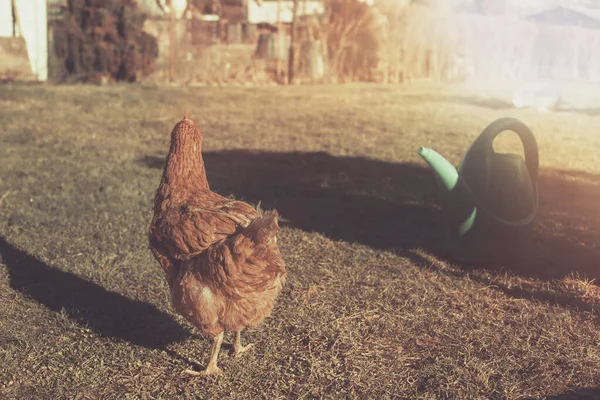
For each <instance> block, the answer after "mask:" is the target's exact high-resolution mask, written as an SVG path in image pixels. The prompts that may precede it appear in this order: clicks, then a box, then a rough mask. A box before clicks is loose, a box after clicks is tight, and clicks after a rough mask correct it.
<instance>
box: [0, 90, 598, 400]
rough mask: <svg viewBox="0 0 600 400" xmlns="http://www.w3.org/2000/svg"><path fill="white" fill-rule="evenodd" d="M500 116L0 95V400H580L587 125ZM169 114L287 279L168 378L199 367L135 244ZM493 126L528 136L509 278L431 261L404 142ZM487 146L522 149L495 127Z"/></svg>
mask: <svg viewBox="0 0 600 400" xmlns="http://www.w3.org/2000/svg"><path fill="white" fill-rule="evenodd" d="M503 104H505V100H502V99H499V98H498V97H497V96H495V95H493V94H490V93H487V94H486V93H482V92H477V91H474V90H473V89H469V88H466V87H462V86H447V87H439V86H431V85H421V86H412V87H405V86H369V85H349V86H338V87H334V86H313V87H286V88H261V89H242V88H196V89H187V88H158V87H150V86H136V85H132V86H128V85H115V86H107V87H88V86H62V87H52V86H34V85H29V86H26V85H23V86H20V85H6V86H0V106H1V107H0V199H1V200H0V237H1V238H0V254H1V255H2V262H0V365H2V368H0V397H2V398H15V399H27V398H52V399H59V398H69V399H71V398H90V399H91V398H102V399H124V398H142V399H150V398H169V399H173V398H240V399H256V398H268V399H276V398H341V397H344V398H411V399H412V398H456V399H471V398H473V399H474V398H490V399H520V398H543V397H545V396H550V395H556V394H561V393H563V394H564V395H565V396H566V395H568V393H570V390H572V391H574V392H579V393H580V394H585V393H588V394H589V393H592V392H593V391H594V388H598V387H600V372H599V371H600V330H599V326H598V315H599V313H598V305H599V302H600V291H599V289H598V287H597V286H596V284H595V281H593V279H595V278H600V270H599V261H598V260H600V250H599V249H600V213H598V211H597V210H598V206H597V205H598V204H599V200H600V187H599V185H600V183H599V182H600V179H599V178H600V151H599V150H600V136H597V135H595V131H596V129H597V126H598V122H599V121H600V117H598V116H595V115H594V113H593V112H591V111H590V110H587V111H586V112H585V113H577V112H559V113H551V114H537V113H535V112H533V111H527V110H513V109H510V108H505V107H504V106H503ZM186 109H187V110H188V111H189V113H190V116H191V117H192V118H193V119H195V120H196V121H197V123H198V124H199V125H200V127H201V129H202V130H203V132H204V135H205V154H206V163H207V171H208V176H209V181H210V184H211V187H212V188H213V189H214V190H217V191H219V192H220V193H222V194H224V195H232V196H234V197H236V198H238V199H243V200H246V201H249V202H251V203H253V204H257V203H258V202H259V201H262V204H263V206H264V207H265V208H270V207H276V208H277V209H278V210H279V211H280V213H281V215H282V217H283V219H284V223H283V228H282V230H281V234H280V243H281V248H282V252H283V255H284V258H285V259H286V262H287V264H288V270H289V280H288V284H287V285H286V288H285V290H284V292H283V294H282V296H281V298H280V300H279V301H278V303H277V306H276V308H275V311H274V313H273V316H272V317H271V318H269V319H268V320H267V321H266V322H265V323H264V324H263V325H262V326H260V327H259V328H258V329H255V330H252V331H249V332H247V333H245V334H244V342H254V343H255V344H256V347H255V348H254V349H253V350H252V352H250V353H249V354H247V355H245V356H244V358H243V359H242V360H235V359H233V358H232V357H230V356H229V354H228V352H227V349H225V350H224V351H223V352H222V354H221V357H220V365H221V367H222V368H223V370H224V372H225V375H224V376H223V377H219V378H198V377H189V376H186V375H185V374H183V370H185V369H187V368H190V367H196V368H200V367H201V366H204V365H205V363H206V362H207V361H208V351H209V347H210V341H209V339H207V338H205V337H203V336H202V335H201V334H200V333H199V332H196V331H195V330H194V329H193V328H191V327H190V326H189V325H188V324H187V323H185V322H184V321H183V319H182V318H180V317H179V316H177V315H175V314H174V313H173V312H172V310H171V307H170V305H169V300H168V291H167V287H166V284H165V282H164V277H163V273H162V270H161V269H160V267H159V266H158V264H157V263H156V262H155V261H154V260H153V258H152V256H151V254H150V252H149V250H148V246H147V242H146V232H147V227H148V224H149V222H150V218H151V211H152V210H151V209H152V201H153V197H154V191H155V190H156V187H157V185H158V182H159V179H160V174H161V168H162V162H163V159H164V156H165V154H166V151H167V149H168V140H169V134H170V132H171V129H172V127H173V125H174V124H175V123H176V122H177V121H178V120H179V119H180V118H181V117H182V116H183V112H184V110H186ZM501 116H515V117H517V118H520V119H522V120H523V121H524V122H525V123H526V124H528V125H529V126H530V127H531V128H532V130H533V131H534V133H535V134H536V137H537V139H538V142H539V147H540V159H541V176H540V181H539V190H540V214H539V219H538V223H537V224H536V228H535V237H536V248H535V249H532V258H531V260H530V261H528V262H523V263H520V264H518V265H504V266H502V267H499V268H498V267H496V268H488V269H483V268H478V269H473V268H472V267H469V266H466V265H452V264H449V263H447V262H445V261H443V260H441V259H440V258H438V256H437V255H438V254H439V252H440V249H441V248H442V247H443V244H444V241H443V237H444V236H443V234H442V226H441V222H440V210H439V205H438V199H437V195H436V188H435V181H434V179H433V175H432V173H431V171H429V170H428V169H427V167H426V166H425V165H424V163H423V162H422V161H421V160H420V159H419V158H418V156H417V154H416V149H417V148H418V147H419V146H420V145H425V146H428V147H432V148H434V149H436V150H437V151H439V152H440V153H441V154H443V155H444V156H446V157H447V158H448V159H449V160H450V161H452V162H453V163H455V164H457V163H458V162H459V160H460V158H461V157H462V154H463V153H464V151H465V150H466V149H467V147H468V145H469V144H470V143H471V142H472V140H473V139H474V138H475V137H476V136H477V135H478V134H479V132H480V131H481V130H482V129H483V128H484V127H485V126H486V125H487V124H488V123H489V122H491V121H492V120H494V119H496V118H498V117H501ZM511 140H512V141H511ZM498 145H499V148H500V149H502V148H504V149H515V148H516V149H519V147H518V144H515V142H514V138H510V135H506V138H501V139H500V141H499V143H498ZM231 339H232V338H231V337H229V338H228V340H231ZM196 364H197V365H196ZM584 388H588V389H584ZM590 388H591V389H590Z"/></svg>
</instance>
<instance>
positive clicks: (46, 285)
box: [0, 237, 188, 348]
mask: <svg viewBox="0 0 600 400" xmlns="http://www.w3.org/2000/svg"><path fill="white" fill-rule="evenodd" d="M0 256H1V258H0V263H2V264H4V265H5V266H6V268H7V269H8V274H9V279H10V286H11V287H12V288H13V289H15V290H17V291H19V292H21V293H23V294H25V295H27V296H29V297H31V298H32V299H33V300H35V301H37V302H39V303H40V304H43V305H44V306H46V307H48V308H49V309H50V310H52V311H55V312H61V311H63V312H66V313H67V315H68V316H69V317H70V318H72V319H73V320H75V321H77V323H79V324H80V325H82V326H86V327H89V328H90V329H92V330H94V331H95V332H96V333H98V334H100V335H102V336H105V337H111V338H117V339H121V340H125V341H127V342H129V343H132V344H134V345H138V346H144V347H150V348H162V347H163V346H165V345H167V344H169V343H172V342H177V341H182V340H184V339H186V338H187V336H188V333H187V332H186V331H185V330H184V329H183V328H182V327H181V325H179V324H178V323H177V322H176V321H175V320H174V319H173V318H172V317H171V316H170V315H169V314H167V313H164V312H162V311H160V310H158V309H157V308H155V307H154V306H152V305H151V304H148V303H144V302H141V301H136V300H132V299H129V298H127V297H125V296H123V295H120V294H118V293H115V292H110V291H108V290H106V289H104V288H103V287H101V286H99V285H97V284H95V283H92V282H89V281H86V280H84V279H82V278H80V277H78V276H76V275H74V274H72V273H69V272H65V271H61V270H59V269H56V268H53V267H51V266H49V265H47V264H46V263H44V262H42V261H40V260H38V259H37V258H35V257H33V256H31V255H29V254H27V253H26V252H24V251H22V250H19V249H18V248H16V247H15V246H13V245H12V244H10V243H8V242H7V241H6V240H5V239H4V238H3V237H0ZM149 328H151V329H149Z"/></svg>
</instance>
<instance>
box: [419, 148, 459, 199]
mask: <svg viewBox="0 0 600 400" xmlns="http://www.w3.org/2000/svg"><path fill="white" fill-rule="evenodd" d="M419 155H420V156H421V158H423V160H425V162H426V163H427V164H429V166H431V168H432V169H433V171H434V172H435V174H436V175H437V177H438V179H439V181H440V183H441V184H442V185H443V186H444V188H445V189H446V190H447V191H448V192H450V191H452V190H454V188H455V187H456V184H457V183H458V171H457V170H456V168H454V165H452V164H450V162H449V161H448V160H446V159H445V158H444V157H442V156H441V155H440V154H439V153H438V152H436V151H434V150H432V149H430V148H427V147H419Z"/></svg>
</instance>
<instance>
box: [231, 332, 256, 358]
mask: <svg viewBox="0 0 600 400" xmlns="http://www.w3.org/2000/svg"><path fill="white" fill-rule="evenodd" d="M241 336H242V332H241V331H236V332H235V343H233V353H234V354H235V357H236V358H238V357H239V356H241V355H242V353H243V352H245V351H246V350H248V349H250V348H251V347H253V346H254V344H252V343H249V344H247V345H245V346H242V340H241Z"/></svg>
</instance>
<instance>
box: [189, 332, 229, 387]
mask: <svg viewBox="0 0 600 400" xmlns="http://www.w3.org/2000/svg"><path fill="white" fill-rule="evenodd" d="M221 344H223V332H221V333H219V335H218V336H216V337H215V338H214V341H213V346H212V350H211V352H210V360H209V361H208V365H207V366H206V369H205V370H204V371H202V372H197V371H192V370H189V369H188V370H186V371H185V372H187V373H188V374H190V375H204V376H208V375H222V374H223V371H222V370H221V368H219V367H218V366H217V359H218V358H219V351H220V350H221Z"/></svg>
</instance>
